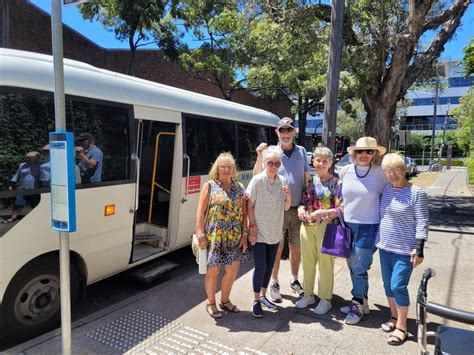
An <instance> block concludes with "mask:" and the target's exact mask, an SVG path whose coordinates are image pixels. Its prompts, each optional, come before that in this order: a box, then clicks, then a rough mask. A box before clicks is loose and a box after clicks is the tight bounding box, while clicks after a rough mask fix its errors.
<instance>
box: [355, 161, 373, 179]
mask: <svg viewBox="0 0 474 355" xmlns="http://www.w3.org/2000/svg"><path fill="white" fill-rule="evenodd" d="M370 169H372V164H370V165H369V170H367V172H366V173H365V174H364V175H359V174H358V173H357V164H356V165H354V171H355V173H356V176H357V177H358V178H359V179H363V178H365V177H366V176H367V175H369V173H370Z"/></svg>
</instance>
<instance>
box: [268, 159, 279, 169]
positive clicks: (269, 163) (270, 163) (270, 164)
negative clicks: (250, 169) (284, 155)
mask: <svg viewBox="0 0 474 355" xmlns="http://www.w3.org/2000/svg"><path fill="white" fill-rule="evenodd" d="M265 164H266V165H267V166H268V167H269V168H271V167H273V166H274V167H275V168H279V167H280V165H281V161H271V160H269V161H267V162H266V163H265Z"/></svg>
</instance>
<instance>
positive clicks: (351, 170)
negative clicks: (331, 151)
mask: <svg viewBox="0 0 474 355" xmlns="http://www.w3.org/2000/svg"><path fill="white" fill-rule="evenodd" d="M357 174H359V176H364V175H366V174H367V175H366V176H364V177H358V176H357ZM357 174H356V171H355V165H354V164H350V165H348V166H346V167H344V170H343V171H342V172H341V174H340V175H341V178H342V197H343V199H344V221H346V222H349V223H357V224H378V223H379V222H380V214H379V208H380V194H381V193H382V190H383V187H384V185H385V183H386V182H387V179H386V178H385V174H384V172H383V170H382V168H381V167H380V166H377V165H372V166H371V167H370V171H369V167H368V166H365V167H362V166H357Z"/></svg>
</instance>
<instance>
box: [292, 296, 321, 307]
mask: <svg viewBox="0 0 474 355" xmlns="http://www.w3.org/2000/svg"><path fill="white" fill-rule="evenodd" d="M315 303H316V299H315V298H314V296H313V295H311V296H303V297H301V298H300V299H299V300H298V301H296V303H295V307H296V308H306V307H308V306H309V305H311V304H315Z"/></svg>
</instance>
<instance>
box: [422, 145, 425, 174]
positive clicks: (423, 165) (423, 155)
mask: <svg viewBox="0 0 474 355" xmlns="http://www.w3.org/2000/svg"><path fill="white" fill-rule="evenodd" d="M425 148H426V147H425V146H423V153H422V155H421V172H424V170H425Z"/></svg>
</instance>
